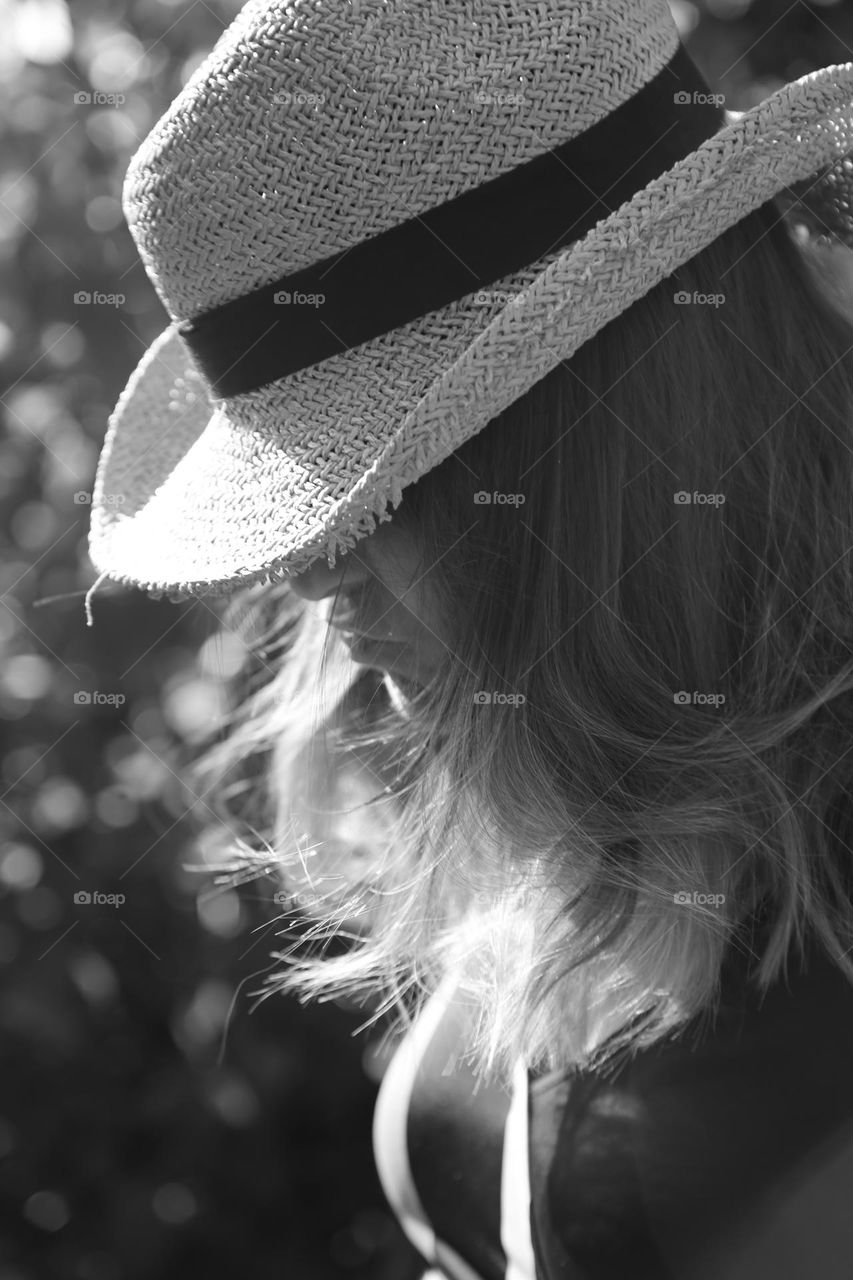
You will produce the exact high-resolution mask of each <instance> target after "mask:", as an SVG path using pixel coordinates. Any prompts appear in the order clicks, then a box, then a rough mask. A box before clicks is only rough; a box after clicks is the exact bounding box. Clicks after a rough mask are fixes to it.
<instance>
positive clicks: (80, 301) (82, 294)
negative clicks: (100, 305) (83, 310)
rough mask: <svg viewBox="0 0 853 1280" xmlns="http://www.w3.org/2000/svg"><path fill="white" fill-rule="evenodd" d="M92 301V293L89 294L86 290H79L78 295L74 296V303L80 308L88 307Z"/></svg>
mask: <svg viewBox="0 0 853 1280" xmlns="http://www.w3.org/2000/svg"><path fill="white" fill-rule="evenodd" d="M91 301H92V295H91V293H88V292H87V291H86V290H85V289H78V291H77V293H75V295H74V302H75V303H76V305H77V306H78V307H81V306H86V305H87V304H88V303H90V302H91Z"/></svg>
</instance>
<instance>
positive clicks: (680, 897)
mask: <svg viewBox="0 0 853 1280" xmlns="http://www.w3.org/2000/svg"><path fill="white" fill-rule="evenodd" d="M672 900H673V902H677V903H678V905H679V906H680V907H686V906H687V904H688V903H689V902H691V901H692V899H691V897H690V894H689V893H685V892H684V890H683V889H682V890H681V891H680V892H679V893H674V894H673V895H672Z"/></svg>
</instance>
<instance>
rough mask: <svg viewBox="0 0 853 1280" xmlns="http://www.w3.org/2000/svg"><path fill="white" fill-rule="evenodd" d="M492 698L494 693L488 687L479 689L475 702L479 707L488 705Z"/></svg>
mask: <svg viewBox="0 0 853 1280" xmlns="http://www.w3.org/2000/svg"><path fill="white" fill-rule="evenodd" d="M491 700H492V695H491V694H490V693H489V692H488V690H487V689H478V690H477V692H476V693H475V694H474V703H475V705H476V706H478V707H485V706H487V705H488V704H489V703H490V702H491Z"/></svg>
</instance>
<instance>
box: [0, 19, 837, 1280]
mask: <svg viewBox="0 0 853 1280" xmlns="http://www.w3.org/2000/svg"><path fill="white" fill-rule="evenodd" d="M238 8H239V4H237V3H235V2H234V0H204V2H202V0H195V3H185V2H183V0H73V4H66V3H65V0H0V22H2V30H3V37H2V41H0V142H2V145H0V271H2V280H3V286H2V289H0V362H2V386H0V413H2V422H3V430H2V435H0V538H1V539H2V563H0V652H2V663H0V1071H2V1086H3V1087H2V1093H0V1158H2V1166H0V1204H2V1214H3V1220H4V1226H3V1231H2V1238H1V1239H0V1280H54V1277H55V1278H56V1280H71V1278H74V1280H125V1278H127V1280H132V1278H136V1277H150V1276H157V1277H161V1278H162V1280H168V1278H169V1277H172V1276H174V1277H177V1276H179V1275H184V1274H187V1273H189V1274H193V1275H195V1274H200V1273H202V1272H203V1274H205V1275H206V1276H207V1277H209V1280H214V1278H215V1277H218V1276H222V1277H225V1276H229V1277H230V1276H233V1275H235V1274H237V1275H245V1274H250V1275H251V1276H252V1277H253V1280H264V1278H265V1277H270V1278H272V1277H275V1278H276V1280H279V1278H280V1277H281V1276H282V1275H297V1276H299V1277H300V1280H326V1278H328V1280H333V1278H336V1277H340V1276H342V1275H350V1276H352V1275H355V1276H363V1277H370V1280H406V1277H408V1276H414V1275H416V1274H418V1271H419V1268H418V1266H417V1260H416V1258H415V1256H414V1254H413V1251H412V1250H411V1249H410V1248H409V1246H408V1245H407V1244H406V1242H405V1241H404V1239H403V1237H402V1234H401V1232H400V1230H399V1228H398V1226H397V1224H396V1222H395V1221H394V1219H393V1217H392V1215H391V1214H390V1212H389V1210H388V1207H387V1205H386V1203H385V1201H384V1198H383V1196H382V1193H381V1189H380V1187H379V1184H378V1180H377V1177H376V1173H375V1169H374V1165H373V1158H372V1152H371V1147H370V1125H371V1118H372V1110H373V1102H374V1099H375V1092H376V1085H377V1079H378V1078H379V1076H380V1074H381V1066H380V1065H379V1062H380V1058H379V1056H378V1055H377V1043H378V1032H375V1031H371V1032H370V1033H368V1034H362V1035H359V1036H358V1037H354V1036H353V1034H352V1033H353V1031H354V1030H355V1028H356V1027H357V1026H359V1025H360V1024H361V1022H362V1021H363V1020H364V1019H363V1016H362V1015H361V1014H358V1013H355V1012H353V1011H352V1010H351V1009H347V1008H344V1007H337V1006H334V1005H331V1006H330V1005H323V1006H317V1007H312V1008H310V1009H303V1008H302V1007H300V1006H299V1005H298V1004H297V1003H296V1002H295V1001H292V1000H289V999H285V998H281V997H277V998H274V999H271V1000H267V1001H264V1002H263V1003H261V1004H259V1005H258V1006H257V1007H254V1006H252V1010H251V1011H250V1006H249V1001H248V1000H247V997H246V994H245V993H246V990H247V989H248V991H249V992H252V991H256V990H257V989H258V988H259V984H260V975H262V973H263V972H264V971H265V970H266V968H267V967H268V966H269V964H270V960H269V952H270V951H271V950H272V949H273V947H274V946H275V945H276V940H275V936H274V932H273V926H272V923H271V922H272V920H273V914H274V912H273V909H272V907H271V905H270V904H269V903H268V902H267V901H264V900H263V899H262V896H261V894H260V891H259V890H258V889H257V887H255V888H254V889H250V888H244V889H242V890H234V889H229V890H225V891H223V890H221V889H219V890H213V888H212V886H211V884H210V883H207V882H205V879H204V877H201V876H199V875H198V874H197V873H193V872H190V871H188V870H186V863H187V861H189V860H191V859H188V858H187V856H186V854H187V826H188V824H187V819H186V814H187V812H188V811H189V810H190V808H191V807H192V805H193V804H194V803H195V802H196V798H195V797H193V796H192V794H191V793H190V792H189V791H188V789H187V787H186V784H185V783H184V782H183V781H181V778H180V760H181V758H182V753H184V754H185V753H186V752H187V751H188V750H190V749H191V748H192V745H193V743H195V742H196V741H198V740H199V739H200V738H201V737H203V736H205V735H206V734H207V733H208V732H209V731H210V729H211V726H212V725H214V724H215V723H216V719H217V716H218V715H219V714H220V711H221V709H222V677H223V676H224V675H227V674H230V673H236V672H237V671H238V670H239V669H240V667H241V663H242V661H243V655H242V654H241V652H240V650H239V646H237V645H235V644H234V643H229V642H228V638H227V637H226V639H225V640H224V641H221V642H220V641H217V640H216V639H215V636H214V633H215V631H216V619H215V618H214V616H213V614H212V612H211V610H210V609H209V607H208V605H207V604H206V603H205V602H203V601H194V602H192V603H189V604H184V605H172V604H168V603H157V602H154V601H153V600H150V599H148V598H147V597H144V596H142V595H141V594H139V593H133V592H128V593H117V594H115V595H112V596H111V595H109V594H107V593H106V592H102V593H99V594H98V595H96V596H95V598H94V602H93V607H94V614H95V626H94V628H92V629H87V628H86V626H85V622H84V616H83V609H82V595H83V592H84V591H85V589H86V588H87V587H88V585H89V584H90V583H91V581H92V579H93V577H94V574H93V571H92V567H91V564H90V563H89V560H88V556H87V553H86V532H87V522H88V506H87V502H86V497H87V495H88V493H89V492H90V491H91V486H92V480H93V475H94V468H95V463H96V460H97V455H98V450H99V448H100V445H101V442H102V439H103V434H104V430H105V427H106V421H107V417H108V415H109V412H110V409H111V407H112V406H113V404H114V403H115V401H116V399H117V398H118V396H119V394H120V392H121V390H122V388H123V387H124V384H125V382H126V381H127V378H128V376H129V374H130V373H131V371H132V369H133V368H134V366H135V365H136V363H137V362H138V360H139V358H140V356H141V355H142V353H143V351H144V350H145V348H146V346H147V345H148V344H149V342H150V341H151V340H152V339H153V338H154V337H155V336H156V335H157V334H158V333H159V332H160V331H161V330H162V328H163V327H164V326H165V324H166V323H167V322H168V318H167V317H166V315H165V313H164V311H163V309H162V307H161V305H160V303H159V301H158V300H157V298H156V295H155V294H154V291H153V289H152V287H151V285H150V283H149V282H148V280H147V277H146V275H145V272H144V270H143V269H142V266H141V264H140V262H139V260H138V258H137V255H136V252H135V249H134V246H133V242H132V240H131V238H130V235H129V233H128V231H127V228H126V227H125V225H124V223H123V220H122V213H121V205H120V194H121V182H122V178H123V174H124V170H125V168H126V165H127V161H128V159H129V157H130V155H131V154H132V152H133V150H134V149H135V148H136V146H137V145H138V143H139V142H140V141H141V140H142V138H143V137H144V136H145V134H146V132H147V131H148V129H149V128H150V127H151V125H152V124H153V123H154V122H155V120H156V119H157V117H158V116H159V115H160V113H161V112H162V111H163V110H164V109H165V107H166V106H167V105H168V103H169V102H170V101H171V99H172V98H173V97H174V95H175V94H176V93H177V92H178V91H179V90H180V88H181V86H182V85H183V84H184V83H185V82H186V80H187V78H188V77H189V75H190V74H191V72H192V71H193V70H194V68H195V67H196V66H197V65H198V63H199V61H200V60H201V58H202V57H203V56H204V55H205V54H206V53H207V51H208V50H209V49H210V48H211V47H212V45H213V43H214V42H215V40H216V39H217V37H218V36H219V35H220V33H221V31H222V30H223V28H224V27H225V26H226V25H227V24H228V22H229V21H230V20H231V19H232V18H233V16H234V15H235V13H236V12H237V10H238ZM672 8H673V12H674V14H675V16H676V19H677V21H678V24H679V28H680V30H681V32H682V35H683V38H684V39H685V42H686V43H687V46H688V48H689V49H690V51H691V53H692V54H693V56H694V58H695V59H696V61H697V62H698V63H699V65H700V67H701V68H702V70H703V72H704V73H705V76H706V78H707V79H708V80H709V83H710V85H711V87H712V88H713V89H714V91H715V92H722V93H724V94H725V96H726V105H727V106H729V107H734V108H740V109H742V108H744V107H748V106H750V105H752V104H753V103H755V102H757V101H759V100H760V99H761V98H763V97H765V96H766V95H767V94H768V93H769V92H771V91H772V90H774V89H775V88H777V87H778V86H779V85H781V84H783V83H784V82H786V81H788V80H791V79H794V78H797V77H799V76H801V75H804V74H806V73H807V72H809V71H811V70H813V69H815V68H817V67H820V66H825V65H828V64H830V63H834V62H843V61H845V60H847V59H853V3H843V2H842V3H835V4H832V3H826V2H825V0H823V2H822V3H820V4H817V3H812V4H805V3H801V2H796V3H794V4H790V3H789V0H752V2H750V0H706V2H705V3H704V4H703V5H701V6H700V5H694V4H692V3H690V2H689V0H672ZM109 95H113V96H114V99H113V100H110V99H109ZM118 98H121V99H123V101H118ZM80 293H89V294H95V293H101V294H106V295H122V296H123V299H124V300H123V301H122V302H121V303H120V304H119V305H115V306H113V305H83V304H80V303H79V302H75V295H79V294H80ZM46 599H47V600H49V603H44V604H41V605H37V604H36V603H35V602H36V601H40V600H41V601H44V600H46ZM81 695H83V696H81ZM202 803H203V801H202ZM81 893H82V894H83V895H85V894H90V895H96V894H101V895H102V900H101V901H100V902H98V901H97V900H90V901H88V902H87V901H81V900H79V898H78V900H76V901H75V894H77V895H79V894H81ZM109 895H124V901H123V902H120V903H116V902H109V901H107V900H104V897H106V898H108V897H109ZM250 1013H251V1016H250ZM226 1031H227V1035H226Z"/></svg>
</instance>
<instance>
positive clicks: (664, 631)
mask: <svg viewBox="0 0 853 1280" xmlns="http://www.w3.org/2000/svg"><path fill="white" fill-rule="evenodd" d="M820 252H821V251H819V250H817V249H814V248H809V247H808V246H807V245H806V244H805V243H803V242H801V241H800V242H798V238H797V236H796V235H795V234H794V228H793V226H792V225H791V224H789V223H788V222H787V221H786V220H785V219H784V218H783V217H781V216H780V212H779V208H778V207H777V206H776V204H775V203H774V202H772V201H771V202H768V203H767V204H766V205H764V206H762V207H761V208H759V209H757V210H756V211H755V212H754V213H752V214H751V215H750V216H749V217H747V218H745V219H743V220H742V221H741V222H740V223H738V224H737V225H736V226H734V227H732V228H731V229H730V230H729V231H727V232H726V233H725V234H724V235H721V236H720V237H719V238H718V239H716V240H715V241H714V242H713V243H712V244H710V245H709V246H708V247H707V248H706V249H705V250H703V251H702V252H701V253H699V254H697V255H696V256H695V257H694V258H693V259H691V260H690V261H688V262H687V263H685V264H684V265H683V266H682V267H681V268H679V270H678V271H677V272H675V273H674V274H673V275H672V276H670V277H669V278H668V279H666V280H663V281H662V282H661V283H660V284H658V285H657V286H656V287H655V288H653V289H652V290H651V291H650V292H649V293H648V294H647V295H646V296H645V297H644V298H642V299H641V300H640V301H638V302H636V303H635V304H634V305H633V306H632V307H630V308H629V309H628V310H626V311H624V312H623V313H622V314H621V315H619V316H618V317H617V318H616V319H614V320H613V321H612V322H611V323H610V324H608V325H607V327H606V328H605V329H603V330H602V331H601V332H600V333H599V334H597V335H596V336H595V337H593V338H592V339H590V340H589V341H588V342H587V343H585V344H584V346H583V347H581V348H580V349H579V350H578V351H577V352H576V353H575V354H574V355H573V356H572V357H571V359H568V360H566V361H564V362H562V363H561V364H560V365H558V366H557V367H556V368H555V369H554V370H553V371H552V372H551V373H550V374H549V375H548V376H547V377H545V378H543V379H542V380H541V381H540V382H539V383H537V384H536V385H535V386H534V387H533V388H531V390H530V391H529V392H528V393H526V394H525V395H524V396H523V397H521V398H520V399H518V400H517V401H515V402H514V403H513V404H512V405H510V406H509V407H508V408H507V409H506V410H505V411H504V412H503V413H501V414H500V415H499V416H498V417H497V418H495V419H493V420H492V421H491V422H490V423H489V424H488V426H487V427H486V428H485V429H483V430H482V431H480V432H479V433H478V434H477V435H475V436H474V437H473V438H471V439H470V440H468V441H466V442H465V443H464V444H463V445H462V447H461V448H459V449H458V450H457V451H456V452H455V453H454V454H453V455H451V456H450V457H449V458H447V459H446V460H445V461H444V462H443V463H442V464H441V465H439V466H437V467H435V468H434V469H433V470H432V471H430V472H428V473H427V474H426V475H425V476H423V477H422V478H421V479H420V480H418V482H417V483H415V484H413V485H411V486H409V487H408V488H407V489H405V490H404V492H403V496H402V501H401V502H400V504H399V506H398V507H397V508H396V509H394V510H393V513H391V512H390V511H388V512H386V513H385V518H389V517H390V518H391V519H393V521H394V522H396V523H397V525H398V526H399V527H401V528H403V529H405V530H407V531H409V532H410V533H411V534H412V535H413V536H414V538H415V539H416V540H417V546H418V548H419V551H420V555H421V570H422V571H423V572H424V573H425V574H426V580H428V581H429V583H430V584H431V587H432V589H433V591H434V598H435V600H436V601H437V602H438V603H439V607H440V616H441V619H442V623H443V633H442V634H443V638H445V640H446V644H447V649H448V653H447V661H446V662H445V663H444V664H443V668H442V670H441V672H440V673H439V674H438V675H436V676H435V677H434V678H433V679H431V680H430V682H429V683H428V684H427V685H426V686H424V687H423V688H422V689H421V690H420V691H419V692H417V694H413V695H412V696H411V697H409V698H406V699H401V698H400V697H399V696H393V695H394V692H395V689H394V687H393V686H392V687H390V688H389V684H388V682H387V681H385V680H384V679H383V678H382V674H381V673H380V672H378V671H375V670H372V669H370V668H366V667H364V666H359V665H358V664H356V663H355V662H354V661H353V660H352V658H351V657H350V656H349V653H348V651H347V650H346V647H345V646H344V645H343V643H342V641H341V639H340V637H339V636H338V634H337V633H335V632H330V631H329V628H328V626H327V620H328V615H327V614H326V613H324V609H323V606H322V605H321V606H320V607H318V606H317V605H306V603H305V602H304V601H303V600H301V599H299V598H297V597H296V595H295V593H294V592H292V591H291V590H290V588H289V585H288V583H287V581H286V580H285V581H283V582H278V583H272V584H268V585H264V586H262V587H258V586H257V585H255V586H253V587H250V588H248V589H244V590H243V591H241V592H240V593H239V594H238V595H237V596H235V597H232V598H231V600H230V602H229V603H228V604H227V605H226V606H225V607H224V612H223V623H222V625H223V628H224V629H225V630H232V631H236V632H237V633H238V634H239V635H240V636H241V638H242V640H243V642H244V643H245V645H246V646H247V650H248V652H249V654H250V655H251V660H250V662H249V664H248V667H247V668H246V670H244V672H243V673H242V675H241V676H239V677H237V678H235V679H234V680H232V683H231V689H232V710H231V711H230V713H229V714H228V715H227V717H226V722H225V724H224V725H223V726H222V727H221V729H220V730H219V732H218V735H217V740H216V741H214V742H212V743H209V744H205V746H204V750H203V751H202V752H201V753H200V755H199V757H198V758H197V759H196V760H194V761H193V762H192V766H191V775H192V777H193V780H194V783H195V784H196V785H197V786H199V787H201V788H202V790H203V791H204V793H205V795H206V796H207V797H209V799H207V800H206V804H207V805H209V806H210V808H211V809H212V810H213V811H214V812H215V814H216V820H215V821H207V822H206V823H205V821H204V815H203V814H201V809H200V808H199V809H198V810H197V813H199V814H200V815H201V817H200V821H201V825H202V830H201V831H200V832H199V840H200V841H201V842H202V843H203V844H204V847H205V850H206V852H205V860H206V864H207V865H208V866H210V865H211V863H213V864H215V865H216V866H217V868H218V869H219V871H220V874H224V875H226V876H227V877H230V881H231V882H233V881H236V880H237V879H238V878H246V877H250V876H266V877H273V878H274V882H275V884H276V885H277V886H279V893H278V894H277V897H278V899H279V900H280V901H283V903H284V906H285V908H286V909H285V911H284V914H283V917H282V920H283V927H282V934H283V935H284V936H287V935H288V933H290V937H291V939H293V936H294V935H293V932H292V931H293V930H296V931H297V932H296V937H295V941H291V945H290V946H289V947H287V948H286V949H284V950H281V951H277V952H275V953H273V956H274V959H275V960H280V961H281V962H282V967H281V969H280V970H278V971H276V972H275V973H273V974H272V975H271V976H269V977H268V978H267V980H266V985H265V988H264V992H265V994H270V993H271V992H272V991H273V990H283V991H290V992H293V993H296V995H297V996H298V998H299V999H300V1000H302V1001H303V1002H305V1001H307V1000H310V999H328V998H340V997H343V998H347V997H349V998H353V999H356V1000H362V1001H365V1000H369V999H373V1000H375V1001H377V1007H378V1009H379V1011H380V1012H388V1011H392V1012H394V1013H396V1014H397V1015H398V1018H399V1019H400V1020H401V1021H402V1023H404V1024H406V1025H408V1024H409V1022H410V1019H411V1017H412V1016H413V1015H414V1014H416V1013H417V1011H418V1010H419V1009H420V1007H421V1006H422V1002H423V1000H424V999H425V998H426V997H427V996H428V994H429V993H430V992H431V991H433V990H434V989H435V987H436V984H437V983H438V982H439V981H440V980H441V979H442V977H443V976H444V975H445V974H446V973H447V972H448V970H449V969H450V968H453V969H454V970H456V972H457V973H458V974H459V976H460V987H459V990H460V992H461V993H462V994H463V996H464V997H465V998H466V999H467V1000H469V1002H470V1008H471V1010H472V1014H473V1020H472V1031H471V1037H470V1040H469V1042H468V1045H467V1048H466V1054H467V1056H468V1058H469V1060H470V1061H471V1063H472V1064H473V1066H474V1069H475V1070H476V1072H477V1073H478V1074H480V1075H484V1076H494V1077H499V1078H501V1079H504V1080H506V1079H508V1078H509V1075H510V1072H511V1070H512V1067H513V1064H514V1063H515V1061H516V1059H517V1058H518V1057H519V1056H521V1055H523V1056H524V1057H525V1059H526V1061H527V1063H528V1065H529V1066H530V1067H531V1068H532V1069H533V1070H539V1071H543V1070H544V1071H547V1070H556V1069H563V1068H569V1067H579V1066H590V1065H596V1066H601V1065H603V1064H604V1063H606V1062H608V1061H609V1060H610V1059H611V1058H612V1057H613V1055H615V1054H616V1053H618V1052H620V1051H629V1052H630V1051H635V1050H636V1049H639V1048H641V1047H644V1046H646V1045H649V1044H652V1043H654V1042H655V1041H656V1040H659V1039H660V1038H662V1037H664V1036H666V1035H669V1034H671V1033H673V1032H675V1031H676V1030H677V1029H678V1028H680V1027H682V1026H683V1025H684V1024H685V1023H686V1022H687V1021H688V1020H690V1019H691V1018H693V1017H695V1016H696V1015H699V1014H705V1013H708V1012H710V1011H713V1009H714V1008H715V1005H716V1002H717V1001H718V999H719V992H720V976H721V968H722V965H723V962H724V959H725V958H726V956H728V955H731V954H735V953H737V954H739V955H741V956H743V957H750V958H751V959H752V960H754V964H753V965H751V966H750V968H749V970H748V974H747V978H746V980H747V981H749V982H750V983H755V984H757V985H758V986H759V987H760V988H761V989H766V988H767V987H768V986H769V985H770V984H771V983H772V982H773V981H775V980H776V978H777V977H778V976H779V975H780V974H781V973H782V972H783V971H784V969H785V966H786V964H787V961H788V957H789V954H790V952H791V948H792V947H795V948H797V949H799V950H800V952H803V948H804V945H805V942H806V939H807V938H811V937H815V938H816V939H818V940H819V944H820V945H822V946H823V948H824V949H825V950H826V952H827V953H828V954H829V955H831V957H832V958H833V960H834V961H835V962H836V963H837V964H838V965H839V966H840V967H841V968H842V970H843V971H844V972H845V973H846V975H847V976H848V978H849V979H850V980H851V981H853V964H852V963H851V961H850V959H849V958H847V956H846V953H847V952H848V951H849V950H850V948H851V945H853V936H851V935H853V906H851V893H850V874H849V854H850V843H849V841H850V836H851V833H853V823H851V806H850V798H849V790H848V782H849V778H850V770H851V760H853V756H851V752H853V701H852V700H851V691H853V649H851V640H853V611H851V602H853V566H851V546H853V488H851V484H850V474H851V457H853V425H852V424H851V406H853V357H851V348H853V318H851V315H850V313H849V312H848V311H847V310H846V301H847V300H846V295H845V294H844V292H843V291H839V292H838V293H837V294H836V296H835V298H833V297H832V296H831V294H830V291H829V289H828V288H827V286H826V284H824V283H821V275H822V273H825V272H826V268H825V266H821V262H823V261H824V259H823V258H820ZM829 274H830V275H832V274H833V273H832V271H831V270H830V272H829ZM676 295H680V296H681V298H683V297H684V295H688V296H689V298H690V299H691V303H690V305H684V304H683V302H679V301H678V300H677V298H676ZM698 295H705V301H704V302H702V301H701V300H699V299H698ZM721 295H722V300H721ZM709 298H710V300H709ZM694 299H696V300H695V301H694ZM483 491H486V492H488V493H491V494H492V495H494V494H496V493H497V494H501V495H503V496H504V500H503V501H493V502H490V503H484V502H482V501H475V494H478V493H482V492H483ZM507 495H510V496H509V497H507ZM357 553H358V547H357V545H356V547H355V548H354V549H353V551H352V552H351V553H350V554H352V555H353V556H355V558H357ZM756 921H760V922H761V930H760V931H759V932H756ZM377 1016H378V1014H377ZM396 1025H399V1023H398V1024H396Z"/></svg>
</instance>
